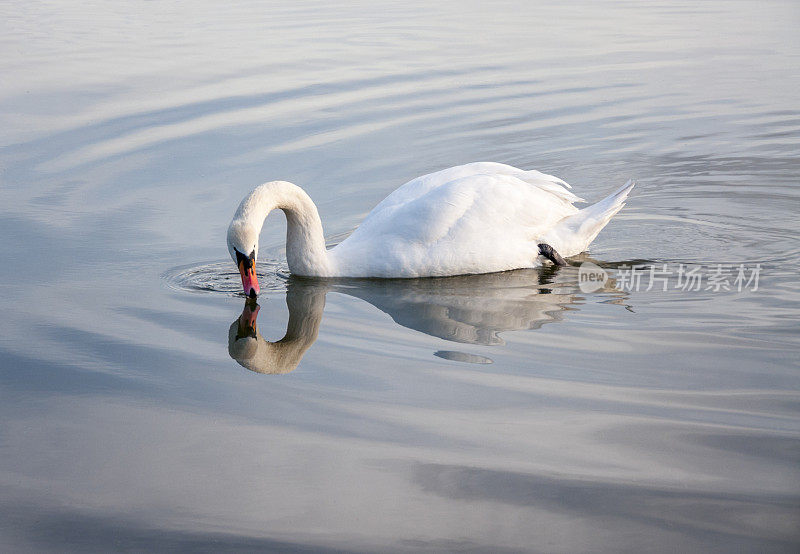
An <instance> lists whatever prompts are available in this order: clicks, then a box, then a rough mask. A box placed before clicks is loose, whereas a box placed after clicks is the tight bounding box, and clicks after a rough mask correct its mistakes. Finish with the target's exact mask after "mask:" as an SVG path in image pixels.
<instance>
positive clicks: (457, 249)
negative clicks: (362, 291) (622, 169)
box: [228, 162, 633, 296]
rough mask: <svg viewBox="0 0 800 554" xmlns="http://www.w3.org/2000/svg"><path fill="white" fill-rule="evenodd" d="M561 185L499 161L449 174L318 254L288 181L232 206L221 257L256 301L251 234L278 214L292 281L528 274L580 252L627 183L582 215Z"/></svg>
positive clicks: (409, 192)
mask: <svg viewBox="0 0 800 554" xmlns="http://www.w3.org/2000/svg"><path fill="white" fill-rule="evenodd" d="M569 188H570V186H569V185H568V184H567V183H565V182H564V181H562V180H561V179H558V178H557V177H553V176H552V175H547V174H544V173H541V172H539V171H524V170H521V169H517V168H515V167H511V166H509V165H505V164H500V163H493V162H478V163H471V164H466V165H461V166H457V167H451V168H449V169H445V170H442V171H437V172H436V173H430V174H428V175H423V176H422V177H417V178H416V179H414V180H412V181H409V182H408V183H406V184H405V185H403V186H402V187H400V188H398V189H397V190H395V191H394V192H393V193H392V194H390V195H389V196H387V197H386V198H385V199H384V200H383V201H382V202H381V203H380V204H378V205H377V206H376V207H375V209H373V210H372V212H370V213H369V215H367V217H366V219H365V220H364V222H363V223H362V224H361V225H360V226H359V227H358V228H357V229H356V230H355V231H354V232H353V234H351V235H350V236H349V237H348V238H347V239H346V240H344V241H343V242H341V243H340V244H338V245H337V246H335V247H334V248H332V249H331V250H327V249H326V248H325V239H324V235H323V232H322V222H321V221H320V218H319V213H318V212H317V208H316V206H315V205H314V203H313V202H312V201H311V198H309V196H308V195H307V194H306V193H305V192H304V191H303V189H301V188H300V187H298V186H296V185H293V184H292V183H288V182H286V181H272V182H270V183H264V184H263V185H259V186H258V187H256V188H255V189H254V190H253V191H252V192H251V193H250V194H248V195H247V196H246V197H245V198H244V199H243V200H242V202H241V204H239V207H238V209H237V210H236V213H235V214H234V216H233V220H232V221H231V224H230V226H229V227H228V251H229V252H230V255H231V258H233V261H234V262H235V263H236V264H237V266H238V267H239V271H240V272H241V274H242V285H243V287H244V291H245V294H248V295H250V296H255V295H256V294H258V292H259V287H258V280H257V279H256V272H255V262H256V256H257V254H258V236H259V234H260V233H261V227H262V225H263V224H264V219H265V218H266V217H267V215H268V214H269V212H271V211H272V210H273V209H276V208H279V209H281V210H283V211H284V213H285V214H286V222H287V224H286V227H287V231H286V257H287V261H288V264H289V270H290V271H291V272H292V273H293V274H295V275H301V276H313V277H385V278H397V277H433V276H447V275H462V274H470V273H492V272H496V271H506V270H510V269H519V268H524V267H536V266H538V265H541V260H540V258H539V257H540V256H544V257H546V258H549V259H550V260H552V261H553V262H554V263H565V262H564V261H563V258H562V257H561V256H574V255H575V254H579V253H580V252H583V251H584V250H586V248H587V247H588V246H589V243H591V242H592V240H594V238H595V237H596V236H597V234H598V233H599V232H600V230H601V229H602V228H603V227H605V225H606V224H607V223H608V222H609V220H610V219H611V217H612V216H613V215H614V214H615V213H617V212H618V211H619V210H620V209H621V208H622V207H623V206H624V205H625V204H624V202H625V199H626V198H627V196H628V193H629V192H630V190H631V189H632V188H633V183H632V182H631V181H628V183H626V184H625V185H624V186H623V187H622V188H620V189H619V190H617V191H615V192H614V193H613V194H611V195H610V196H608V197H607V198H605V199H604V200H601V201H600V202H598V203H597V204H594V205H592V206H589V207H588V208H584V209H583V210H579V209H578V208H576V207H575V206H573V205H572V204H573V202H583V200H581V199H580V198H578V197H577V196H575V195H574V194H572V193H571V192H570V191H569V190H567V189H569ZM559 254H560V255H559Z"/></svg>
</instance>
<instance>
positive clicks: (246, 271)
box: [239, 260, 261, 298]
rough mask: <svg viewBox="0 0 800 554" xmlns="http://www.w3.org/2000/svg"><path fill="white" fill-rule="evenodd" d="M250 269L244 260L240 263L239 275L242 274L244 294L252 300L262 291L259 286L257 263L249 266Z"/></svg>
mask: <svg viewBox="0 0 800 554" xmlns="http://www.w3.org/2000/svg"><path fill="white" fill-rule="evenodd" d="M249 265H250V267H247V266H246V265H245V262H244V260H240V261H239V273H241V274H242V286H243V287H244V293H245V294H246V295H247V296H249V297H250V298H255V297H256V296H257V295H258V293H259V292H261V289H260V288H259V286H258V277H256V262H255V261H253V262H252V263H250V264H249Z"/></svg>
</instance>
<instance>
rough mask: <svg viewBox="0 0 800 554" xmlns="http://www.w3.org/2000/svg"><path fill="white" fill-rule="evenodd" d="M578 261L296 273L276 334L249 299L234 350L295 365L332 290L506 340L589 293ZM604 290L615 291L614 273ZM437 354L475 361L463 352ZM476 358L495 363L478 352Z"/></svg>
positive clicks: (252, 363)
mask: <svg viewBox="0 0 800 554" xmlns="http://www.w3.org/2000/svg"><path fill="white" fill-rule="evenodd" d="M577 278H578V271H577V268H575V267H566V268H558V267H555V266H548V267H543V268H536V269H521V270H516V271H508V272H503V273H490V274H483V275H465V276H457V277H441V278H426V279H335V280H330V279H329V280H321V279H298V278H291V279H290V280H289V284H288V288H287V293H286V304H287V306H288V308H289V325H288V328H287V330H286V336H284V338H282V339H281V340H279V341H277V342H269V341H267V340H265V339H264V338H263V337H262V336H261V334H260V333H259V331H258V327H257V325H256V318H257V315H258V305H257V304H256V303H255V301H254V300H249V299H248V300H247V302H246V303H245V307H244V310H243V312H242V315H241V316H240V317H239V318H238V319H237V320H236V321H234V322H233V324H231V327H230V332H229V341H228V351H229V353H230V355H231V357H232V358H233V359H235V360H236V361H237V362H239V364H241V365H242V366H244V367H246V368H247V369H250V370H252V371H257V372H259V373H288V372H290V371H292V370H294V369H295V368H296V367H297V365H298V364H299V363H300V359H301V358H302V356H303V354H304V353H305V352H306V350H308V348H309V347H310V346H311V345H312V344H313V342H314V341H315V340H316V339H317V334H318V333H319V325H320V322H321V320H322V312H323V309H324V307H325V295H326V294H327V293H328V292H329V291H332V292H337V293H342V294H347V295H349V296H353V297H356V298H359V299H361V300H364V301H366V302H369V303H370V304H372V305H373V306H375V307H376V308H378V309H380V310H381V311H383V312H385V313H386V314H388V315H389V316H390V317H391V318H392V319H393V320H394V321H395V322H396V323H398V324H400V325H402V326H403V327H407V328H409V329H413V330H416V331H420V332H422V333H425V334H427V335H431V336H434V337H438V338H441V339H444V340H448V341H453V342H458V343H466V344H480V345H498V344H504V341H503V339H502V338H501V337H500V333H502V332H504V331H518V330H525V329H538V328H539V327H541V326H542V325H544V324H546V323H552V322H558V321H561V320H563V319H564V317H565V314H566V313H567V312H568V311H570V310H575V309H577V306H578V304H577V302H578V301H579V300H582V299H583V297H582V296H581V293H580V290H579V288H578V282H577ZM599 292H601V293H603V292H605V293H608V292H616V293H617V294H619V291H616V290H615V289H614V288H613V282H612V281H609V282H608V283H607V284H606V287H605V289H604V290H603V291H599ZM436 355H437V356H439V357H441V358H444V359H450V360H455V361H472V358H469V359H467V358H465V357H468V356H472V355H470V354H465V353H461V352H455V351H449V350H441V351H439V352H437V353H436ZM478 358H480V361H472V363H491V360H490V359H489V358H484V357H478Z"/></svg>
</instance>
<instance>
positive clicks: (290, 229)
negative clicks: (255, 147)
mask: <svg viewBox="0 0 800 554" xmlns="http://www.w3.org/2000/svg"><path fill="white" fill-rule="evenodd" d="M276 208H277V209H280V210H283V212H284V213H285V214H286V260H287V262H288V263H289V271H291V272H292V273H294V274H295V275H305V276H317V277H324V276H327V275H330V274H331V261H330V259H329V257H328V251H327V250H326V249H325V238H324V235H323V232H322V221H320V219H319V212H317V207H316V206H315V205H314V202H312V200H311V198H310V197H309V196H308V194H306V193H305V191H304V190H303V189H301V188H300V187H298V186H297V185H293V184H292V183H289V182H286V181H273V182H271V183H264V184H263V185H259V186H258V187H256V188H255V189H254V190H253V192H251V193H250V194H249V195H248V196H247V197H246V198H245V199H244V200H242V203H241V204H240V205H239V209H238V210H237V212H236V215H235V216H234V221H236V220H240V221H242V222H243V223H244V225H246V226H252V227H253V228H255V229H256V234H257V235H258V234H260V233H261V227H262V226H263V225H264V220H265V219H266V217H267V215H268V214H269V212H271V211H272V210H274V209H276Z"/></svg>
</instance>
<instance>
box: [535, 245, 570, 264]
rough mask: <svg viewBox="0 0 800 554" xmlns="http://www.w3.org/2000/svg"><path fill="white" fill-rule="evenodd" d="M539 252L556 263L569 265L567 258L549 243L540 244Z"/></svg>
mask: <svg viewBox="0 0 800 554" xmlns="http://www.w3.org/2000/svg"><path fill="white" fill-rule="evenodd" d="M539 254H541V255H542V256H544V257H545V258H547V259H548V260H550V261H551V262H553V263H554V264H555V265H569V264H568V263H567V260H565V259H564V258H562V257H561V254H559V253H558V252H556V249H555V248H553V247H552V246H550V245H549V244H545V243H541V244H540V245H539Z"/></svg>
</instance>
